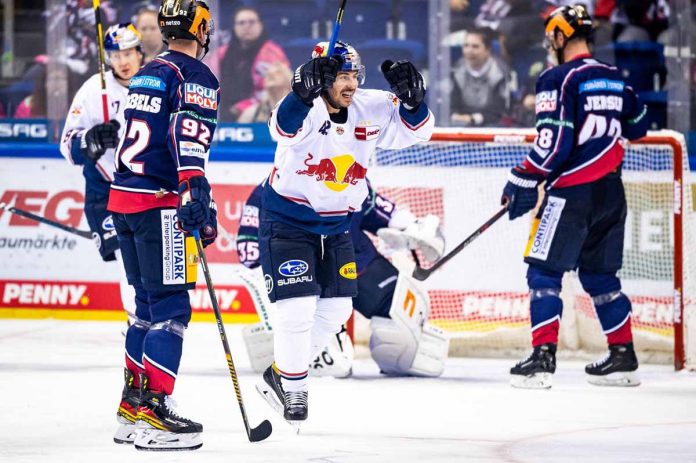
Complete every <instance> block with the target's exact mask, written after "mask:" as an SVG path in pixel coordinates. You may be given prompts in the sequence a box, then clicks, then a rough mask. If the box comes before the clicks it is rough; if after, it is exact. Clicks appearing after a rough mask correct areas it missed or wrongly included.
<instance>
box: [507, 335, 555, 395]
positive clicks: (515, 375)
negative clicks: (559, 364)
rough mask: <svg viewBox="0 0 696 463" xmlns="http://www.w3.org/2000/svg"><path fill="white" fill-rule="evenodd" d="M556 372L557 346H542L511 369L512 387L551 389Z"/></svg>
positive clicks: (537, 347) (548, 344) (549, 344)
mask: <svg viewBox="0 0 696 463" xmlns="http://www.w3.org/2000/svg"><path fill="white" fill-rule="evenodd" d="M555 372H556V344H551V343H547V344H542V345H540V346H536V347H535V348H534V350H532V352H531V353H530V354H529V355H528V356H527V358H525V359H524V360H520V361H519V362H517V364H516V365H515V366H514V367H512V368H511V369H510V375H511V376H510V385H512V387H519V388H523V389H549V388H550V387H551V375H553V374H554V373H555Z"/></svg>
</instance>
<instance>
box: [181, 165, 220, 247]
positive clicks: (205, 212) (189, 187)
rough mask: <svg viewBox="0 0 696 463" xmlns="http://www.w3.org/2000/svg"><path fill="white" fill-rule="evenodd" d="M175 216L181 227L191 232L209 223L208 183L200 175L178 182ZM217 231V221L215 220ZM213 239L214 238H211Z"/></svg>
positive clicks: (209, 201)
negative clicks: (177, 200)
mask: <svg viewBox="0 0 696 463" xmlns="http://www.w3.org/2000/svg"><path fill="white" fill-rule="evenodd" d="M176 209H177V216H178V217H179V224H180V226H181V229H182V230H184V231H185V232H188V233H191V232H193V231H194V230H200V229H201V228H202V227H203V226H204V225H209V224H210V220H211V219H210V215H211V212H210V211H211V198H210V185H209V184H208V180H207V179H206V178H205V177H203V176H202V175H199V176H196V177H191V178H188V179H186V180H184V181H183V182H181V183H179V205H178V206H177V208H176ZM215 230H216V231H215V233H217V221H215ZM213 239H214V238H213Z"/></svg>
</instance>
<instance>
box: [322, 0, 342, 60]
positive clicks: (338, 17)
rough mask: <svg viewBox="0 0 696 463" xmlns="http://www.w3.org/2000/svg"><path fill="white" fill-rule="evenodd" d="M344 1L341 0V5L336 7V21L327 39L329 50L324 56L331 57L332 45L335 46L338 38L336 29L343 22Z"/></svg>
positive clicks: (338, 29) (339, 28) (338, 28)
mask: <svg viewBox="0 0 696 463" xmlns="http://www.w3.org/2000/svg"><path fill="white" fill-rule="evenodd" d="M346 1H347V0H341V6H340V7H338V14H337V15H336V22H335V23H334V28H333V32H332V33H331V39H330V40H329V50H328V52H327V53H326V56H328V57H331V55H333V51H334V47H335V46H336V40H338V31H340V30H341V23H342V22H343V13H345V12H346Z"/></svg>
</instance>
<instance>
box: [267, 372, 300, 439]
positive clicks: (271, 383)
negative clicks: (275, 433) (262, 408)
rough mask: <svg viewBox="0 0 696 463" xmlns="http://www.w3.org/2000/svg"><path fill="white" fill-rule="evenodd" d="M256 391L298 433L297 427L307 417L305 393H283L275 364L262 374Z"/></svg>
mask: <svg viewBox="0 0 696 463" xmlns="http://www.w3.org/2000/svg"><path fill="white" fill-rule="evenodd" d="M256 390H257V391H259V394H261V396H262V397H263V398H264V399H265V400H266V402H268V404H269V405H270V406H271V407H273V409H274V410H275V411H276V412H277V413H278V414H279V415H282V416H283V418H285V420H286V421H287V422H288V423H289V424H291V425H293V426H295V427H296V428H297V432H298V433H299V432H300V429H299V425H300V424H301V422H302V421H305V420H306V419H307V415H308V404H307V391H300V392H285V391H284V390H283V386H282V383H281V378H280V374H279V373H278V371H277V370H276V369H275V364H273V365H271V366H269V367H268V368H266V371H264V372H263V383H262V384H258V385H257V386H256Z"/></svg>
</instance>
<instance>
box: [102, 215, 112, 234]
mask: <svg viewBox="0 0 696 463" xmlns="http://www.w3.org/2000/svg"><path fill="white" fill-rule="evenodd" d="M102 228H103V229H104V230H106V231H111V230H113V229H114V218H113V217H111V216H108V217H107V218H105V219H104V221H103V222H102Z"/></svg>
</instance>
